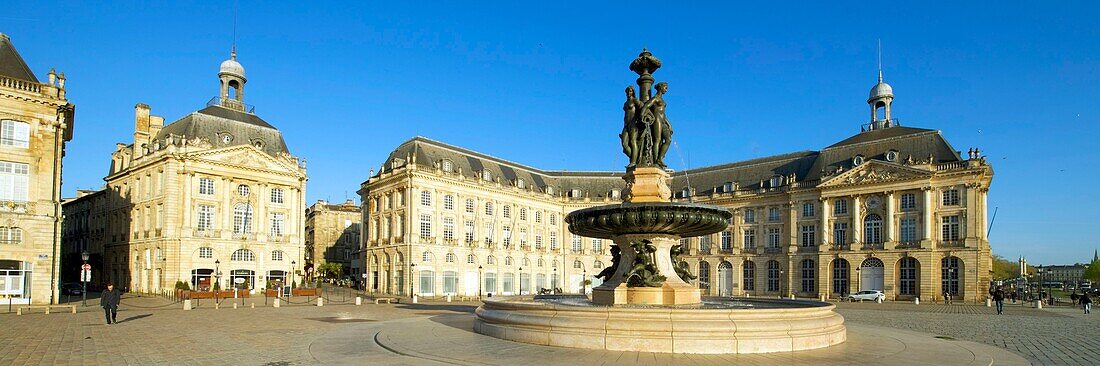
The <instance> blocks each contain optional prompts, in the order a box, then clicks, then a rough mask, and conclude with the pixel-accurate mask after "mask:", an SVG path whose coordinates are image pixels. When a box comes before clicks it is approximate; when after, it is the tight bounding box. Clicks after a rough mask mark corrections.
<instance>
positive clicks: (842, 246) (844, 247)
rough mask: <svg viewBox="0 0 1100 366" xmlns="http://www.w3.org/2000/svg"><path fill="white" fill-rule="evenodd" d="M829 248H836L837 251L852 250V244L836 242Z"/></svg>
mask: <svg viewBox="0 0 1100 366" xmlns="http://www.w3.org/2000/svg"><path fill="white" fill-rule="evenodd" d="M829 250H836V251H840V250H852V245H851V244H834V245H833V246H831V247H829Z"/></svg>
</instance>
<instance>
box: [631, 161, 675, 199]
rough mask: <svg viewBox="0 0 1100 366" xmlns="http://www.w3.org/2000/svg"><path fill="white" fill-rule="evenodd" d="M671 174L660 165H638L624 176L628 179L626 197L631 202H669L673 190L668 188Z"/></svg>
mask: <svg viewBox="0 0 1100 366" xmlns="http://www.w3.org/2000/svg"><path fill="white" fill-rule="evenodd" d="M668 177H669V174H668V172H666V171H665V170H664V169H661V168H658V167H637V168H634V169H631V170H629V171H627V173H626V175H624V176H623V180H625V181H626V192H625V196H624V198H625V199H626V200H627V201H629V202H631V203H644V202H669V200H671V199H672V190H671V189H669V188H668Z"/></svg>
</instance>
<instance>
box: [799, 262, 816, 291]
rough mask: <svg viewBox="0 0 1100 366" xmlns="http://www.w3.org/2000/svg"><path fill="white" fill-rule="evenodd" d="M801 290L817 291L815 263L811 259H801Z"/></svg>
mask: <svg viewBox="0 0 1100 366" xmlns="http://www.w3.org/2000/svg"><path fill="white" fill-rule="evenodd" d="M802 292H804V293H812V292H817V264H816V263H814V260H813V259H803V260H802Z"/></svg>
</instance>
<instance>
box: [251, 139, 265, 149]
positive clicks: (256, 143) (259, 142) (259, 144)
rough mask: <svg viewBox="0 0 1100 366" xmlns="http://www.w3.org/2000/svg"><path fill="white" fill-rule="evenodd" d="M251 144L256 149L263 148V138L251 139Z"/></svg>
mask: <svg viewBox="0 0 1100 366" xmlns="http://www.w3.org/2000/svg"><path fill="white" fill-rule="evenodd" d="M252 146H255V147H256V148H257V149H263V148H264V140H255V141H252Z"/></svg>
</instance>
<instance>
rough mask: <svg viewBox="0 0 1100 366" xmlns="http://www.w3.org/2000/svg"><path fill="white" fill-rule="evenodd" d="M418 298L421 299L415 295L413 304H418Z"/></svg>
mask: <svg viewBox="0 0 1100 366" xmlns="http://www.w3.org/2000/svg"><path fill="white" fill-rule="evenodd" d="M417 298H419V296H416V295H413V304H416V303H417V301H416V300H417Z"/></svg>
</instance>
